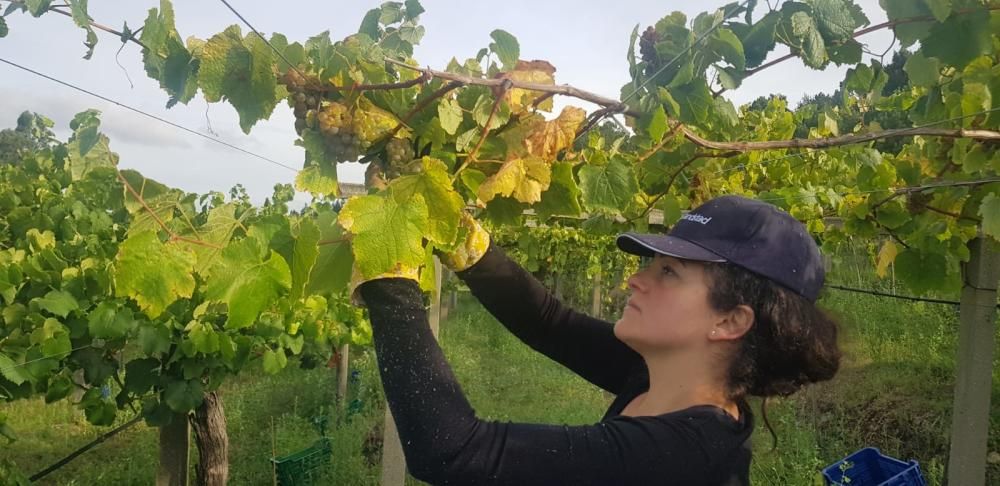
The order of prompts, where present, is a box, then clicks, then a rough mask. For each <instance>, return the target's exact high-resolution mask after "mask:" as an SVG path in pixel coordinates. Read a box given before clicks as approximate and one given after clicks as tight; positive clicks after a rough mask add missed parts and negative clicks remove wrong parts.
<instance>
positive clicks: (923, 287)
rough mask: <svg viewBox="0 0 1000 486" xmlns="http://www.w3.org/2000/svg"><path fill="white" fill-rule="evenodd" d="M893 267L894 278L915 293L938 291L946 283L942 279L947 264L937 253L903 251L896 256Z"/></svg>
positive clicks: (945, 280) (945, 272)
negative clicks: (894, 269) (894, 268)
mask: <svg viewBox="0 0 1000 486" xmlns="http://www.w3.org/2000/svg"><path fill="white" fill-rule="evenodd" d="M895 267H896V277H898V278H899V280H900V281H901V282H903V284H904V285H906V286H907V287H909V288H910V290H911V291H913V292H916V293H925V292H928V291H931V290H939V289H940V288H942V287H943V286H944V284H945V283H946V282H947V279H945V278H942V277H943V276H944V275H947V273H948V262H947V260H945V257H944V255H941V254H938V253H922V252H919V251H917V250H913V249H907V250H903V251H902V252H900V253H899V255H897V256H896V261H895Z"/></svg>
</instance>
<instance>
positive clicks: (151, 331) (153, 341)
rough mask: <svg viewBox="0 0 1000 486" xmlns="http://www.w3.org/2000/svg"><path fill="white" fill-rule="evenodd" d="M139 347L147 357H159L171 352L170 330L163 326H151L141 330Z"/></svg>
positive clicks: (143, 327)
mask: <svg viewBox="0 0 1000 486" xmlns="http://www.w3.org/2000/svg"><path fill="white" fill-rule="evenodd" d="M138 340H139V347H140V348H142V354H144V355H146V356H157V355H161V354H165V353H167V352H169V351H170V345H171V343H172V341H171V339H170V330H169V329H167V328H166V327H164V326H163V325H161V324H150V325H145V326H142V327H140V328H139V337H138Z"/></svg>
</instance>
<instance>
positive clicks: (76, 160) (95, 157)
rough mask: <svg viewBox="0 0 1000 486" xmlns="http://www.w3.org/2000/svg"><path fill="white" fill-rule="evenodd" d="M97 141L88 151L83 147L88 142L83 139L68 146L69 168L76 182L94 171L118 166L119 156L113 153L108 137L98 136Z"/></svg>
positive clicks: (75, 139) (74, 140) (76, 140)
mask: <svg viewBox="0 0 1000 486" xmlns="http://www.w3.org/2000/svg"><path fill="white" fill-rule="evenodd" d="M96 140H97V141H96V142H95V143H93V145H92V146H91V147H90V148H89V149H88V150H83V148H86V147H85V146H84V147H81V146H82V145H83V144H84V143H85V142H86V140H85V139H82V138H74V139H73V140H71V141H70V142H69V143H68V144H66V153H67V155H68V160H67V166H68V168H69V171H70V175H71V176H72V177H73V180H74V181H78V180H81V179H83V178H84V177H86V176H87V174H89V173H90V172H92V171H94V170H97V169H100V168H114V167H115V166H117V165H118V154H116V153H114V152H112V151H111V147H110V143H111V141H110V140H108V137H107V136H105V135H104V134H98V135H97V138H96Z"/></svg>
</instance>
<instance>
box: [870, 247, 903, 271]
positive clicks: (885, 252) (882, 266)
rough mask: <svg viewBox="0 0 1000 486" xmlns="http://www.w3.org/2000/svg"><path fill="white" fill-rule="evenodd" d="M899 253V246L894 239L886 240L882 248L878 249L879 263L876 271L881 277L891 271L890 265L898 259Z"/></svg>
mask: <svg viewBox="0 0 1000 486" xmlns="http://www.w3.org/2000/svg"><path fill="white" fill-rule="evenodd" d="M898 254H899V248H898V247H897V246H896V243H895V242H893V241H892V240H886V242H885V243H883V244H882V249H880V250H879V251H878V263H877V264H876V266H875V273H876V274H878V276H879V278H885V276H886V275H887V274H888V272H889V265H892V262H894V261H896V255H898Z"/></svg>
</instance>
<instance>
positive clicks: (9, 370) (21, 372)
mask: <svg viewBox="0 0 1000 486" xmlns="http://www.w3.org/2000/svg"><path fill="white" fill-rule="evenodd" d="M0 376H3V377H4V378H6V379H7V381H10V382H11V383H13V384H15V385H20V384H21V383H24V382H26V381H29V380H31V375H29V374H28V373H27V370H25V369H24V368H23V367H22V366H21V365H19V364H18V363H15V362H14V360H13V359H11V358H10V356H7V355H6V354H3V353H0Z"/></svg>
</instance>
